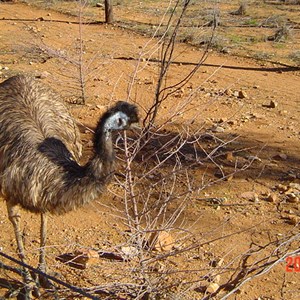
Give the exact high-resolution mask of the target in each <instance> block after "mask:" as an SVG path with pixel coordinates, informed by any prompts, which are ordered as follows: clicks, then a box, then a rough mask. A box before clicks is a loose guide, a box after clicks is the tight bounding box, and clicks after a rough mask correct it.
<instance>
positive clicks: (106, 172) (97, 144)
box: [90, 127, 115, 178]
mask: <svg viewBox="0 0 300 300" xmlns="http://www.w3.org/2000/svg"><path fill="white" fill-rule="evenodd" d="M95 135H96V136H95V138H94V153H95V154H94V158H93V159H92V160H91V162H90V167H91V168H92V170H91V171H92V173H93V175H94V176H95V177H98V178H105V177H106V176H110V175H112V172H113V168H114V159H115V153H114V148H113V142H112V136H111V133H110V132H109V131H105V130H104V127H101V130H99V128H97V130H96V133H95Z"/></svg>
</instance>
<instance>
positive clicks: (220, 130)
mask: <svg viewBox="0 0 300 300" xmlns="http://www.w3.org/2000/svg"><path fill="white" fill-rule="evenodd" d="M224 131H225V129H224V128H223V127H221V126H215V127H213V128H212V132H217V133H221V132H224Z"/></svg>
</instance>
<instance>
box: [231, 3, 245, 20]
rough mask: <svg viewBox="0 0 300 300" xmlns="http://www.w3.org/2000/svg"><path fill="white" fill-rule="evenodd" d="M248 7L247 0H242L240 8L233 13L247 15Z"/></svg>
mask: <svg viewBox="0 0 300 300" xmlns="http://www.w3.org/2000/svg"><path fill="white" fill-rule="evenodd" d="M247 9H248V3H247V1H242V2H241V4H240V6H239V8H238V10H236V11H234V12H232V13H231V14H232V15H237V16H245V15H246V14H247Z"/></svg>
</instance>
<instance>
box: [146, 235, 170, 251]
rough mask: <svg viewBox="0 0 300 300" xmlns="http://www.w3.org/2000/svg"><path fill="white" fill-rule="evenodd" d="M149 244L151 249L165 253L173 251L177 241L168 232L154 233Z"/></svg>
mask: <svg viewBox="0 0 300 300" xmlns="http://www.w3.org/2000/svg"><path fill="white" fill-rule="evenodd" d="M148 244H149V246H150V248H151V249H153V250H156V251H159V252H163V251H171V250H172V249H173V247H174V244H175V241H174V239H173V237H172V236H171V235H170V233H168V232H167V231H159V232H153V233H152V234H151V236H150V238H149V241H148Z"/></svg>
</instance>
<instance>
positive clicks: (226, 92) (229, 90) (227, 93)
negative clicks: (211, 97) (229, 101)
mask: <svg viewBox="0 0 300 300" xmlns="http://www.w3.org/2000/svg"><path fill="white" fill-rule="evenodd" d="M225 94H226V95H227V96H232V95H233V91H232V90H231V89H226V90H225Z"/></svg>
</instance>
